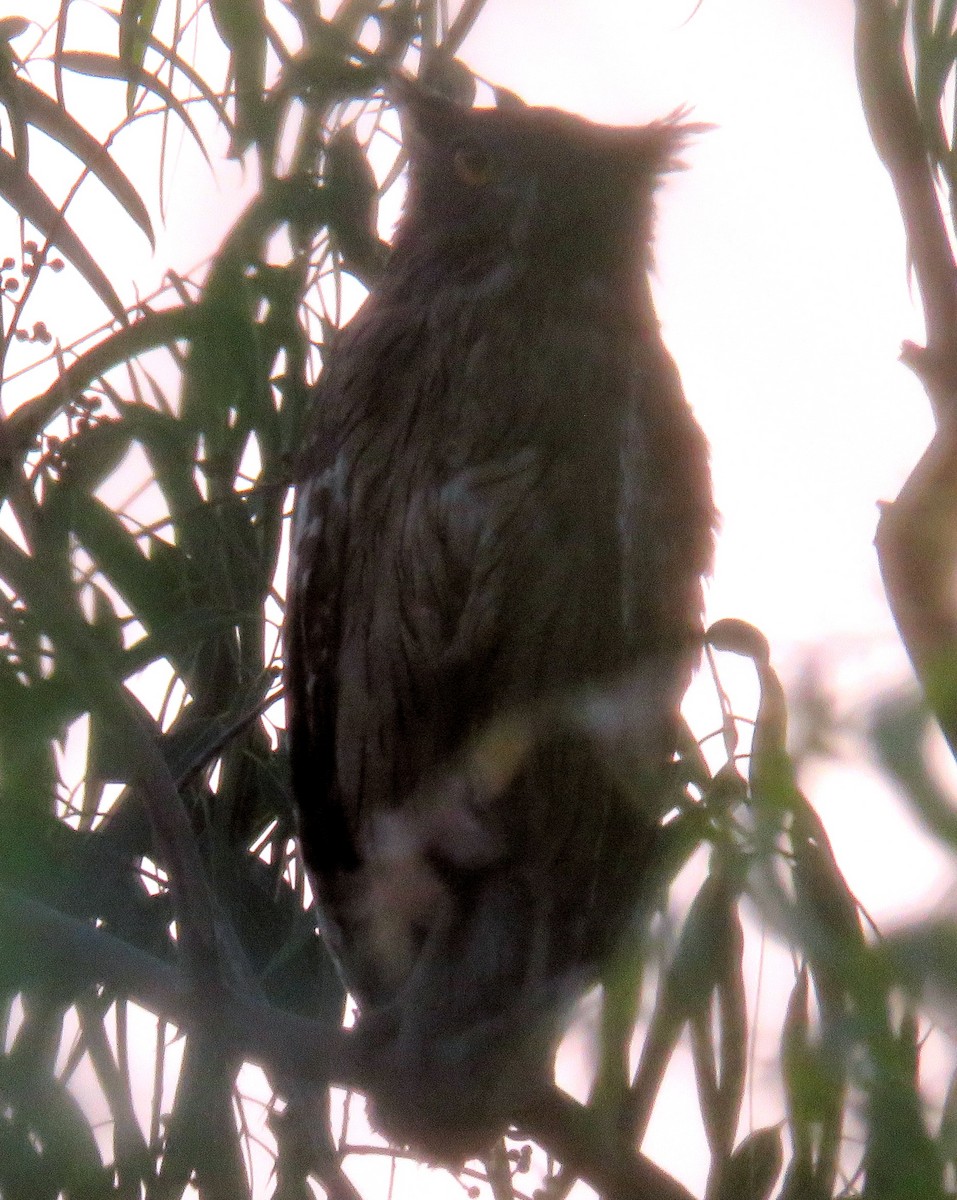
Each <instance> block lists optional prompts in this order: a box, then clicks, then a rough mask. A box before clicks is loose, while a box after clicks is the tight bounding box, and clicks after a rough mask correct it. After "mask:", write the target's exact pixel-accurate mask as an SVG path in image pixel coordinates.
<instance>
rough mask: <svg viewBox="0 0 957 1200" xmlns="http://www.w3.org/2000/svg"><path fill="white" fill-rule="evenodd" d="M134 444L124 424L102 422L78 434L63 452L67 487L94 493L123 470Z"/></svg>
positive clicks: (65, 445)
mask: <svg viewBox="0 0 957 1200" xmlns="http://www.w3.org/2000/svg"><path fill="white" fill-rule="evenodd" d="M131 440H132V435H131V432H130V429H129V427H128V426H127V425H126V424H124V422H123V421H99V422H97V424H95V425H92V426H90V428H89V429H85V430H83V431H81V432H79V433H75V434H74V435H73V437H71V438H69V439H68V440H67V441H66V442H64V443H63V445H62V446H61V448H60V454H61V457H62V459H63V464H64V466H63V471H62V474H61V480H62V484H63V486H64V487H70V488H73V489H76V490H79V491H89V492H92V491H93V490H94V489H95V488H97V487H99V485H100V484H101V483H102V482H103V480H104V479H106V478H107V476H109V475H111V474H112V473H113V471H114V470H115V469H116V468H117V467H118V466H119V464H120V462H121V461H122V459H123V456H124V454H126V452H127V450H129V448H130V442H131Z"/></svg>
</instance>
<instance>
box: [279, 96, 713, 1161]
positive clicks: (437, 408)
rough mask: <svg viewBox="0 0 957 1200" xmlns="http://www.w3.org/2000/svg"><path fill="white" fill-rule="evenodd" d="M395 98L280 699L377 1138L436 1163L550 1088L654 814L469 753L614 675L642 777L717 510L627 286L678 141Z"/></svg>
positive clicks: (293, 590)
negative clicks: (368, 290) (386, 240)
mask: <svg viewBox="0 0 957 1200" xmlns="http://www.w3.org/2000/svg"><path fill="white" fill-rule="evenodd" d="M403 91H404V99H403V107H404V114H403V118H404V120H403V123H404V127H405V130H406V135H407V143H408V145H409V148H410V155H411V161H410V187H409V194H408V198H407V203H406V209H405V213H404V217H403V220H402V222H401V224H400V228H399V230H398V233H397V236H396V241H395V246H394V249H393V253H392V256H391V259H390V261H389V264H388V266H387V269H386V272H385V275H384V277H383V279H382V280H381V282H380V284H379V286H378V287H377V289H376V291H375V292H374V294H373V295H371V296H370V297H369V299H368V300H367V301H366V303H365V305H364V306H363V308H362V309H361V310H360V312H359V313H358V315H357V316H356V317H355V318H354V320H353V321H352V322H351V324H350V325H349V326H348V327H347V329H345V330H344V331H343V332H342V333H341V335H340V336H339V338H338V339H337V341H336V343H335V345H334V346H333V348H332V350H331V351H330V353H329V355H328V358H327V361H326V363H325V365H324V368H323V373H322V377H321V380H320V383H319V385H318V387H317V389H316V394H315V407H314V414H313V423H312V427H311V432H310V434H309V437H308V444H307V445H306V447H305V449H304V453H303V457H302V463H301V473H300V483H299V487H298V496H297V504H296V513H295V519H294V532H293V546H292V556H291V566H290V576H289V588H288V613H287V623H286V681H287V696H288V712H289V726H290V737H291V750H292V762H293V786H294V794H295V799H296V804H297V808H298V811H299V818H300V830H301V839H302V846H303V852H304V855H305V859H306V862H307V864H308V866H309V869H310V872H311V875H312V878H313V880H314V883H315V890H316V894H317V899H318V905H319V912H320V920H321V925H322V929H323V933H324V935H325V936H326V938H327V940H328V942H329V945H330V947H331V948H332V950H333V952H334V954H335V955H336V957H337V959H338V961H339V963H340V965H341V968H342V971H343V975H344V977H345V979H346V981H347V984H348V986H349V988H350V990H351V991H352V992H353V993H354V994H355V995H356V996H357V998H358V1000H359V1003H360V1007H361V1015H360V1020H359V1029H360V1036H362V1037H363V1038H364V1039H365V1040H366V1045H367V1046H368V1047H369V1053H370V1055H371V1056H372V1061H374V1063H375V1064H377V1069H376V1076H377V1083H376V1086H375V1087H373V1088H371V1089H370V1090H371V1092H372V1101H373V1104H372V1113H373V1119H374V1120H375V1121H376V1122H377V1123H378V1125H379V1126H380V1127H381V1128H382V1129H383V1131H384V1132H386V1133H387V1134H388V1135H389V1136H390V1137H392V1138H393V1139H394V1140H397V1141H402V1142H409V1143H411V1144H412V1145H414V1146H415V1147H417V1148H418V1149H420V1150H421V1151H422V1152H423V1153H425V1154H427V1155H429V1156H430V1157H433V1158H436V1159H441V1160H444V1161H455V1160H457V1159H459V1158H461V1157H462V1156H464V1155H465V1154H468V1153H472V1152H475V1151H476V1150H477V1149H479V1148H480V1147H481V1146H482V1145H484V1144H487V1143H488V1142H489V1141H490V1140H491V1138H492V1137H493V1136H494V1135H495V1134H496V1133H499V1132H501V1131H502V1127H503V1126H504V1124H505V1121H506V1119H507V1116H508V1112H509V1109H510V1106H512V1105H513V1104H514V1100H515V1097H516V1096H517V1095H520V1094H521V1091H522V1087H523V1086H525V1085H527V1082H528V1080H529V1079H530V1078H531V1077H532V1075H533V1074H535V1073H542V1072H544V1071H545V1070H546V1069H547V1067H548V1064H549V1062H550V1055H551V1051H552V1049H553V1047H554V1044H555V1040H556V1037H557V1034H558V1031H559V1030H560V1027H561V1023H562V1020H563V1018H564V1016H565V1014H566V1013H567V1010H568V1007H569V1006H570V1004H571V1003H573V1002H574V1000H575V999H576V998H577V997H578V996H579V995H580V994H581V993H582V991H583V990H584V989H585V988H586V987H587V986H588V985H589V984H590V983H591V982H593V981H594V979H595V978H596V976H597V975H598V973H599V971H600V969H601V966H602V964H603V963H604V962H605V961H607V958H608V956H609V954H610V953H611V952H612V951H613V950H614V948H615V946H616V945H617V944H618V942H619V941H620V939H621V937H622V936H623V933H624V932H625V930H626V929H627V927H628V923H629V919H630V917H631V914H632V912H633V910H634V906H635V902H636V897H637V895H638V893H639V890H640V887H641V881H642V876H643V871H644V868H645V865H646V862H647V858H648V855H649V854H650V853H652V850H653V842H654V823H655V819H656V817H657V815H658V814H657V812H656V810H655V803H654V800H655V798H654V796H653V794H652V793H653V790H654V789H653V788H651V787H646V788H645V791H644V801H636V799H635V796H634V794H632V795H631V796H626V795H625V794H624V793H623V792H622V790H621V789H620V788H619V787H618V786H617V784H616V783H615V780H614V778H613V774H614V773H613V772H612V771H610V770H609V769H608V765H607V763H605V762H603V754H604V753H606V752H607V747H606V748H605V751H603V750H602V748H601V747H596V746H595V745H594V744H593V742H592V741H590V740H589V739H588V738H586V737H584V736H581V735H580V734H576V733H575V732H574V731H573V730H572V729H570V728H569V727H568V726H567V725H566V726H565V727H559V725H552V726H550V727H549V728H548V730H547V731H546V733H545V734H544V736H543V737H541V738H540V739H539V741H538V743H537V744H536V745H535V746H534V748H533V749H532V750H531V751H530V753H529V754H528V755H527V757H525V758H524V759H522V760H521V761H520V762H519V765H518V766H517V768H516V771H515V773H514V775H513V777H511V778H510V779H509V778H507V772H505V774H504V775H503V778H502V780H501V781H500V783H501V784H502V785H503V786H501V787H500V789H499V791H498V792H496V789H495V787H492V786H491V785H490V784H488V782H487V781H486V783H485V784H483V783H482V781H481V780H479V779H477V777H476V774H475V772H476V770H477V767H476V763H475V761H474V756H473V760H469V757H468V750H469V747H470V746H471V745H472V744H473V741H474V739H475V738H476V737H477V736H478V735H479V734H480V732H481V731H482V730H483V729H484V728H486V725H487V723H488V722H489V721H491V720H494V719H498V718H503V717H505V716H507V715H508V714H510V713H524V714H526V715H527V714H529V713H532V714H534V713H536V712H537V713H540V712H541V711H542V710H541V706H542V704H543V703H545V704H550V703H552V702H556V703H557V702H561V701H564V700H565V699H567V698H568V697H571V696H581V695H583V694H586V693H590V694H594V693H596V692H597V691H598V690H599V689H600V688H601V687H603V686H605V685H606V684H613V683H615V682H618V681H620V680H621V679H622V678H623V677H625V676H626V675H627V674H628V673H629V672H634V673H635V675H634V678H635V679H636V680H637V681H638V683H639V684H640V685H641V687H640V691H641V696H642V703H641V704H640V706H639V709H640V713H639V717H638V718H637V719H636V725H637V728H638V742H637V744H636V745H635V746H633V747H632V748H631V749H632V752H633V754H634V757H635V759H636V762H637V764H638V766H639V767H642V768H644V769H646V770H647V768H648V767H649V766H652V767H659V766H663V765H664V764H665V763H666V762H667V761H668V760H669V759H670V757H671V755H672V754H673V752H674V749H675V737H676V731H675V726H676V717H677V709H678V704H679V702H680V697H681V695H682V693H683V691H684V688H685V687H686V685H687V682H688V679H689V676H690V673H691V670H692V666H693V662H694V659H695V656H696V653H697V649H696V643H697V640H698V639H699V637H700V620H701V606H702V599H701V577H702V574H703V573H704V572H706V571H707V569H708V567H709V564H710V559H711V547H712V532H711V531H712V524H713V510H712V502H711V494H710V484H709V477H708V469H707V451H706V446H705V443H704V439H703V437H702V435H701V433H700V430H699V429H698V427H697V425H696V424H695V422H694V420H693V418H692V416H691V413H690V411H689V409H688V407H687V405H686V403H685V400H684V397H683V394H682V391H681V386H680V382H679V379H678V375H677V372H676V370H675V367H674V365H673V363H672V361H671V359H670V358H669V356H668V354H667V352H666V350H665V349H664V346H663V345H662V342H661V338H660V335H659V331H658V323H657V320H656V318H655V314H654V310H653V306H652V301H651V294H650V290H649V285H648V270H649V267H650V230H651V208H652V194H653V191H654V188H655V186H656V183H657V180H658V178H659V176H660V174H661V173H662V172H663V171H665V170H667V169H668V167H669V166H670V165H671V164H672V160H673V157H674V154H675V153H676V150H677V148H678V147H679V146H680V144H681V142H682V140H683V138H684V136H685V133H686V127H683V126H682V125H681V124H680V123H679V122H677V121H674V120H666V121H663V122H661V123H659V124H655V125H651V126H648V127H645V128H640V129H613V128H610V127H604V126H597V125H593V124H591V123H589V122H586V121H584V120H582V119H580V118H577V117H573V116H570V115H568V114H566V113H561V112H557V111H555V110H550V109H535V108H521V107H513V106H509V107H508V108H503V109H488V110H482V109H472V110H466V109H462V108H460V107H458V106H456V105H454V104H452V103H450V102H448V101H445V100H441V99H439V98H437V97H433V96H429V95H428V94H426V93H424V92H421V91H419V90H418V89H416V88H414V87H411V86H407V87H406V88H404V89H403ZM540 723H541V722H540ZM505 732H506V733H507V730H506V731H505ZM502 736H503V740H502V745H503V746H506V747H507V746H508V745H509V742H508V738H507V737H506V736H505V735H504V734H503V735H502ZM486 760H487V761H488V762H491V763H492V764H493V767H494V764H495V763H496V762H498V761H499V760H498V759H496V758H495V755H494V754H493V755H491V756H490V755H489V754H486V755H485V758H483V759H482V762H486ZM479 765H481V763H480V764H479Z"/></svg>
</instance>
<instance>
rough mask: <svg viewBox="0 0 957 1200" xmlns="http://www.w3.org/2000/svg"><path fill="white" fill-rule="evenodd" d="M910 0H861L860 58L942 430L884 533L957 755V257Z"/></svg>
mask: <svg viewBox="0 0 957 1200" xmlns="http://www.w3.org/2000/svg"><path fill="white" fill-rule="evenodd" d="M905 12H906V5H903V4H901V5H897V4H894V3H892V2H891V0H857V21H856V30H855V59H856V66H857V75H858V83H859V87H860V93H861V100H862V103H863V106H864V113H865V116H866V118H867V123H868V128H869V129H870V132H871V137H872V139H873V142H874V146H875V148H876V150H877V152H878V154H879V155H880V158H881V160H882V162H883V163H884V165H885V167H886V168H887V170H888V173H889V174H890V177H891V181H892V183H893V185H894V190H895V192H896V194H897V200H898V205H899V207H900V211H901V217H902V220H903V222H904V228H905V231H906V234H907V242H908V247H909V251H910V256H911V260H912V263H913V269H914V275H915V279H916V282H917V287H918V291H919V293H920V298H921V303H922V306H923V312H924V323H925V328H926V331H927V345H926V347H918V346H915V345H912V344H910V343H907V344H905V346H904V351H903V354H902V359H903V361H904V362H905V363H906V364H907V365H908V366H909V367H911V369H912V370H913V371H914V372H915V373H916V374H917V376H918V378H919V379H920V380H921V383H922V384H923V386H924V389H925V391H926V393H927V396H928V399H929V401H930V404H931V407H932V409H933V412H934V418H935V422H936V432H935V434H934V437H933V439H932V440H931V443H930V445H929V446H928V448H927V450H926V452H925V454H924V456H923V457H922V459H921V460H920V462H919V463H918V464H917V466H916V467H915V469H914V471H913V472H912V473H911V475H910V477H909V478H908V480H907V482H906V483H905V484H904V487H903V488H902V489H901V492H900V495H899V496H898V497H897V499H896V500H895V501H894V502H893V503H892V504H887V505H884V506H883V507H882V512H881V518H880V521H879V523H878V529H877V534H876V538H875V545H876V548H877V553H878V559H879V563H880V569H881V576H882V578H883V582H884V589H885V592H886V594H887V600H888V603H889V605H890V608H891V612H892V613H893V616H894V620H895V622H896V624H897V628H898V631H899V633H900V635H901V639H902V641H903V643H904V646H905V648H906V650H907V653H908V655H909V656H910V659H911V662H912V664H913V666H914V669H915V671H916V673H917V676H918V678H919V679H920V682H921V685H922V687H923V689H924V693H925V695H926V697H927V700H928V703H929V704H930V706H931V708H932V709H933V711H934V713H935V715H936V716H937V718H938V720H939V722H940V725H941V728H942V729H943V731H944V735H945V737H946V738H947V740H948V743H949V744H950V747H951V750H952V752H954V754H955V755H957V594H955V593H957V588H955V581H957V267H955V264H954V258H953V252H952V250H951V245H950V237H949V234H948V228H947V222H946V219H945V216H944V213H943V211H942V207H941V202H940V198H939V195H938V191H937V186H936V181H935V178H934V167H933V164H932V161H931V156H930V154H929V152H928V147H927V141H926V137H925V134H924V131H923V129H922V126H921V122H920V117H919V114H918V109H917V103H916V100H915V96H914V88H913V84H912V82H911V77H910V75H909V73H908V69H907V64H906V60H905V55H904V15H905Z"/></svg>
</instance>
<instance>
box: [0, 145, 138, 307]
mask: <svg viewBox="0 0 957 1200" xmlns="http://www.w3.org/2000/svg"><path fill="white" fill-rule="evenodd" d="M0 196H2V197H3V199H4V200H6V202H7V203H8V204H9V205H10V206H11V207H12V208H13V209H14V211H15V212H17V213H19V214H20V216H22V217H24V218H25V219H26V220H27V221H29V222H30V224H31V225H33V226H34V228H36V229H38V230H39V231H40V233H42V234H43V236H44V237H45V238H48V239H49V240H50V241H51V242H52V243H53V244H54V245H55V246H56V247H57V248H58V249H59V251H60V253H61V254H63V256H64V257H65V258H68V259H69V260H70V262H71V263H72V264H73V265H74V266H75V267H76V269H77V270H78V271H79V272H80V274H81V275H82V276H83V278H84V279H85V280H86V282H87V283H88V284H89V285H90V287H91V288H92V289H93V291H94V292H96V294H97V296H99V298H100V300H102V302H103V303H104V304H105V305H106V307H107V308H108V309H109V310H110V312H111V313H112V314H113V316H114V317H116V319H117V320H118V321H120V322H121V323H122V324H124V325H125V324H127V316H126V309H125V308H124V306H123V303H122V301H121V300H120V298H119V296H118V295H117V294H116V292H115V291H114V290H113V285H112V284H111V283H110V281H109V280H108V279H107V277H106V275H104V273H103V272H102V271H101V270H100V267H99V266H98V265H97V262H96V260H95V259H94V258H93V256H92V255H91V254H90V252H89V251H88V250H87V249H86V247H85V246H84V244H83V242H82V241H81V240H80V239H79V238H78V237H77V235H76V234H75V233H74V231H73V229H72V228H71V227H70V226H69V225H68V224H67V221H66V218H65V217H64V216H63V213H62V212H61V211H60V210H59V209H58V208H57V206H56V205H55V204H54V203H53V202H52V201H51V200H50V199H49V197H48V196H47V195H46V193H45V192H43V191H41V189H40V188H39V187H38V186H37V185H36V183H35V182H34V181H33V180H32V179H31V178H30V176H29V175H27V173H26V172H25V171H24V170H23V168H22V167H21V165H20V164H19V163H18V162H17V160H16V159H15V158H14V157H13V156H12V155H11V154H8V153H7V151H6V150H0Z"/></svg>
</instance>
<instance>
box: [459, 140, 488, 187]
mask: <svg viewBox="0 0 957 1200" xmlns="http://www.w3.org/2000/svg"><path fill="white" fill-rule="evenodd" d="M452 164H453V166H454V167H455V173H456V175H457V176H458V177H459V179H461V180H462V182H463V183H467V184H468V185H469V187H481V186H482V184H484V183H488V182H490V180H491V179H492V176H493V174H494V169H493V166H492V159H491V158H490V156H489V155H488V154H486V153H485V151H484V150H482V149H481V148H480V147H479V146H459V148H458V149H457V150H456V151H455V154H454V155H453V157H452Z"/></svg>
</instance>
